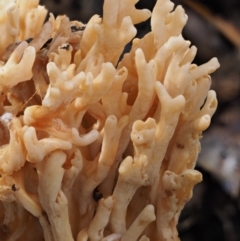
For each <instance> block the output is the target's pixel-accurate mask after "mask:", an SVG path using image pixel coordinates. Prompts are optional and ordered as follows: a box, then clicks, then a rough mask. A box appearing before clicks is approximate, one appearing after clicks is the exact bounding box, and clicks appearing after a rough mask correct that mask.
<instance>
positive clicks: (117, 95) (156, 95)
mask: <svg viewBox="0 0 240 241" xmlns="http://www.w3.org/2000/svg"><path fill="white" fill-rule="evenodd" d="M136 2H137V0H128V1H127V0H105V2H104V6H103V17H102V19H101V18H100V17H99V16H97V15H94V16H93V17H92V18H91V19H90V20H89V22H88V23H87V24H86V25H84V24H82V23H81V22H78V21H70V20H69V18H68V17H66V16H58V17H57V18H55V17H54V16H53V15H52V14H50V16H49V18H48V20H47V21H46V22H45V23H44V20H45V19H46V16H47V11H46V9H45V8H44V7H42V6H39V5H38V4H39V2H38V0H34V1H28V0H17V1H5V0H1V1H0V6H1V8H0V9H1V12H0V16H1V18H0V29H1V33H2V36H1V38H0V58H1V64H0V91H1V96H0V99H1V102H0V103H1V106H0V115H1V117H0V134H1V138H0V142H1V147H0V148H1V149H0V223H1V226H0V240H9V241H10V240H11V241H14V240H18V241H21V240H24V241H28V240H29V241H32V240H35V241H38V240H39V241H40V240H45V241H73V240H75V241H83V240H85V241H87V240H89V241H98V240H102V241H110V240H112V241H113V240H121V241H134V240H141V241H146V240H152V241H156V240H159V241H163V240H168V241H170V240H179V238H178V232H177V229H176V225H177V223H178V219H179V215H180V213H181V210H182V209H183V207H184V205H185V203H186V202H187V201H188V200H189V199H190V198H191V196H192V190H193V187H194V185H195V184H197V183H198V182H200V181H201V179H202V176H201V173H199V172H198V171H196V170H194V167H195V164H196V160H197V157H198V153H199V151H200V143H199V139H200V138H201V136H202V132H203V131H204V130H205V129H207V128H208V126H209V124H210V121H211V117H212V115H213V114H214V112H215V110H216V107H217V100H216V94H215V92H214V91H211V90H209V88H210V85H211V78H210V76H209V74H211V73H212V72H213V71H215V69H217V68H218V67H219V63H218V61H217V59H216V58H213V59H212V60H210V61H209V62H208V63H206V64H203V65H201V66H197V65H196V64H192V61H193V59H194V57H195V54H196V47H195V46H191V44H190V42H189V41H186V40H185V39H184V38H183V37H182V35H181V32H182V29H183V27H184V25H185V23H186V21H187V16H186V14H185V12H184V10H183V8H182V7H181V6H178V7H176V8H174V5H173V3H172V2H171V1H170V0H158V1H157V3H156V6H155V8H154V10H153V12H152V14H151V13H150V11H148V10H146V9H143V10H139V9H136V8H135V4H136ZM150 17H151V27H152V31H151V32H149V33H148V34H147V35H145V36H144V37H143V38H142V39H137V38H134V36H135V35H136V28H135V27H134V24H137V23H140V22H142V21H145V20H147V19H148V18H150ZM132 39H133V41H132V48H131V50H130V52H129V53H125V54H124V55H123V57H122V58H120V56H121V54H122V52H123V50H124V47H125V45H126V44H127V43H129V42H130V41H131V40H132Z"/></svg>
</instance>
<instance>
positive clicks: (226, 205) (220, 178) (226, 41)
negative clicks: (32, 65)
mask: <svg viewBox="0 0 240 241" xmlns="http://www.w3.org/2000/svg"><path fill="white" fill-rule="evenodd" d="M155 2H156V0H140V1H139V2H138V3H137V7H138V8H140V9H141V8H148V9H150V10H152V8H153V7H154V4H155ZM173 2H174V3H175V4H176V5H179V4H180V5H183V7H184V8H185V10H186V13H187V15H188V17H189V20H188V23H187V25H186V26H185V28H184V32H183V35H184V37H185V38H186V39H188V40H190V41H191V43H192V44H193V45H195V46H197V48H198V54H197V57H196V59H195V61H194V62H195V63H196V64H202V63H204V62H206V61H208V60H209V59H211V58H212V57H214V56H216V57H217V58H218V59H219V62H220V64H221V68H220V69H218V70H217V71H216V73H214V74H213V75H212V88H213V89H214V90H215V91H216V92H217V96H218V101H219V107H218V110H217V112H216V114H215V116H214V118H213V120H212V125H211V127H210V128H209V129H208V130H207V131H206V132H205V133H204V138H203V139H202V151H201V154H200V156H199V160H198V163H197V169H199V170H200V171H201V172H202V173H203V182H202V183H200V184H199V185H197V186H196V187H195V189H194V196H193V199H192V200H191V201H190V202H189V203H188V204H187V205H186V207H185V209H184V211H183V212H182V215H181V218H180V223H179V227H178V229H179V233H180V238H181V240H182V241H200V240H201V241H203V240H204V241H239V240H240V228H239V225H240V198H239V187H240V185H239V184H240V1H239V0H228V1H226V0H211V1H208V0H174V1H173ZM40 3H41V4H43V5H45V6H46V7H47V8H48V9H49V11H50V12H53V13H54V14H55V15H59V14H67V15H68V16H69V17H70V19H71V20H80V21H82V22H84V23H87V21H88V20H89V18H90V17H91V16H92V15H93V14H100V15H102V5H103V0H41V1H40ZM136 27H137V28H138V37H141V36H143V35H145V34H146V33H147V32H148V31H150V25H149V21H147V22H145V23H141V24H139V25H137V26H136ZM128 48H129V46H128Z"/></svg>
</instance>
